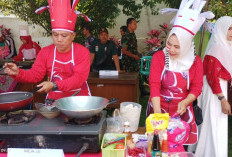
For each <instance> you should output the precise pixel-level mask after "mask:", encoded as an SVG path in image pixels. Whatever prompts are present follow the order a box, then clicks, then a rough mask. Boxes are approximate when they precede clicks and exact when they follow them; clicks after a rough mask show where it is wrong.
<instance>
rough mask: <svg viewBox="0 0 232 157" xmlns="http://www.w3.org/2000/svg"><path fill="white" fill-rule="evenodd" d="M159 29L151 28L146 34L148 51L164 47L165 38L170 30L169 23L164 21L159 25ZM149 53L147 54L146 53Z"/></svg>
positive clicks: (151, 51)
mask: <svg viewBox="0 0 232 157" xmlns="http://www.w3.org/2000/svg"><path fill="white" fill-rule="evenodd" d="M159 27H160V28H159V29H152V30H151V31H150V32H149V33H147V34H148V36H149V38H147V39H146V41H145V43H146V45H147V51H148V53H154V52H155V51H157V50H160V49H162V48H163V47H164V45H165V43H166V38H167V35H168V32H169V30H170V28H169V25H168V24H167V23H164V24H163V25H159ZM148 55H149V54H148Z"/></svg>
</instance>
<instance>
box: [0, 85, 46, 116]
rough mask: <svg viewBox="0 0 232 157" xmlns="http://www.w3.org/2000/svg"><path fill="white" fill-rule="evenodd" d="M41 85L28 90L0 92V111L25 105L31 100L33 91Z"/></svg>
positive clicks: (12, 109)
mask: <svg viewBox="0 0 232 157" xmlns="http://www.w3.org/2000/svg"><path fill="white" fill-rule="evenodd" d="M40 88H42V87H37V88H35V89H33V90H31V91H30V92H21V91H15V92H6V93H1V94H0V111H2V112H10V111H15V110H18V109H21V108H23V107H26V106H27V105H28V104H30V103H31V101H32V100H33V93H35V92H36V91H37V90H39V89H40Z"/></svg>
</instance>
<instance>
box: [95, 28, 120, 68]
mask: <svg viewBox="0 0 232 157" xmlns="http://www.w3.org/2000/svg"><path fill="white" fill-rule="evenodd" d="M108 37H109V35H108V30H107V29H106V28H102V29H101V30H100V31H99V39H96V40H94V43H93V45H91V48H90V58H91V65H92V71H93V72H97V71H99V70H118V71H120V65H119V59H118V50H117V48H116V45H115V43H114V42H113V41H110V40H108Z"/></svg>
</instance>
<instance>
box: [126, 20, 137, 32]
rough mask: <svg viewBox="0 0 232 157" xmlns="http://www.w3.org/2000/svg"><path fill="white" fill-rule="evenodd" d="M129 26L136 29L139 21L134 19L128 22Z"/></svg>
mask: <svg viewBox="0 0 232 157" xmlns="http://www.w3.org/2000/svg"><path fill="white" fill-rule="evenodd" d="M128 27H129V28H130V29H131V30H133V31H135V30H136V29H137V22H136V21H135V20H132V21H131V23H130V24H128Z"/></svg>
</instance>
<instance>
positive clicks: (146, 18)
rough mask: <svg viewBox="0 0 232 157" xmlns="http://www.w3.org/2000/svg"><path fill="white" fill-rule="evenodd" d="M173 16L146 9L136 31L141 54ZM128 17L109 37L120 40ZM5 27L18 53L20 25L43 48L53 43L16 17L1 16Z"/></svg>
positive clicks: (35, 27)
mask: <svg viewBox="0 0 232 157" xmlns="http://www.w3.org/2000/svg"><path fill="white" fill-rule="evenodd" d="M164 7H165V6H164V5H160V6H159V8H164ZM172 17H173V16H170V15H156V16H154V15H151V13H150V9H149V8H145V9H143V10H142V13H141V18H140V21H139V22H138V25H137V26H138V27H137V30H136V31H135V33H136V36H137V40H138V49H139V52H143V51H145V48H146V44H145V39H146V38H147V37H148V36H147V33H148V32H149V31H150V30H151V29H157V28H159V25H160V24H163V23H164V22H165V23H169V21H170V20H171V19H172ZM127 18H129V17H127V16H125V15H124V14H121V15H120V16H119V17H118V18H117V19H116V25H115V27H114V28H112V29H109V35H110V36H115V37H116V39H120V38H121V35H120V32H119V30H120V29H119V28H120V27H121V26H122V25H126V20H127ZM2 24H3V25H4V27H6V28H11V32H12V35H13V39H14V40H15V43H16V49H17V51H18V49H19V47H20V45H21V41H20V39H19V26H20V25H28V26H29V33H30V34H31V36H32V40H33V41H36V42H37V43H39V45H40V46H41V47H44V46H47V45H50V44H51V43H52V38H51V37H45V36H44V29H43V28H42V27H40V26H36V25H29V24H27V22H24V21H22V20H20V19H19V18H16V17H14V16H10V17H9V16H8V17H4V16H3V15H0V25H2Z"/></svg>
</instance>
